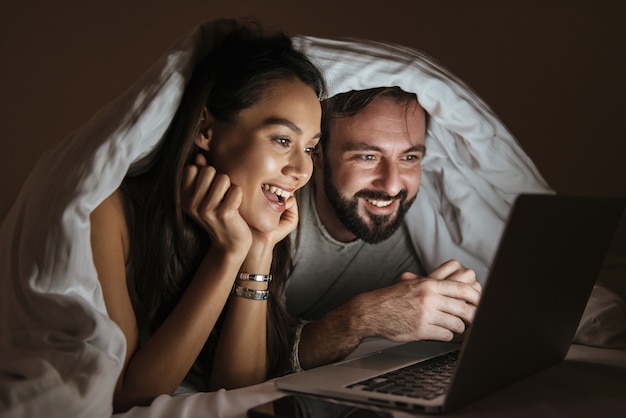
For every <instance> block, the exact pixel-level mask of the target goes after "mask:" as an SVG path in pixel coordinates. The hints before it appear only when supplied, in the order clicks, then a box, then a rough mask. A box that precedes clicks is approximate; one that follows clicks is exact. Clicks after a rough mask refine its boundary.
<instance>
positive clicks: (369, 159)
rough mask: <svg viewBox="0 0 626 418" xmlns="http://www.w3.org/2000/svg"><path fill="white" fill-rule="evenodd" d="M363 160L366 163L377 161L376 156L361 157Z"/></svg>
mask: <svg viewBox="0 0 626 418" xmlns="http://www.w3.org/2000/svg"><path fill="white" fill-rule="evenodd" d="M361 159H362V160H365V161H374V160H375V159H376V156H374V155H372V154H365V155H361Z"/></svg>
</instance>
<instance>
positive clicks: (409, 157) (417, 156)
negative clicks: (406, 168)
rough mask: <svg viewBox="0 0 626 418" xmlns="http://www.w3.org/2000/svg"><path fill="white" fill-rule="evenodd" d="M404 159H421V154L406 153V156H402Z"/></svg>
mask: <svg viewBox="0 0 626 418" xmlns="http://www.w3.org/2000/svg"><path fill="white" fill-rule="evenodd" d="M404 159H405V160H406V161H421V160H422V156H421V155H407V156H406V157H404Z"/></svg>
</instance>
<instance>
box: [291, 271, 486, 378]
mask: <svg viewBox="0 0 626 418" xmlns="http://www.w3.org/2000/svg"><path fill="white" fill-rule="evenodd" d="M400 279H401V280H400V281H399V282H398V283H396V284H394V285H391V286H388V287H385V288H382V289H377V290H374V291H371V292H365V293H361V294H360V295H357V296H355V297H354V298H352V299H351V300H350V301H348V302H346V303H345V304H343V305H342V306H340V307H339V308H337V309H335V310H334V311H331V312H329V313H328V314H326V315H325V316H324V317H322V318H321V319H320V320H318V321H315V322H312V323H310V324H308V325H307V326H306V327H305V328H304V330H303V332H302V340H301V344H300V348H299V351H300V362H301V365H302V367H303V368H305V369H306V368H311V367H316V366H320V365H322V364H327V363H330V362H333V361H338V360H341V359H342V358H344V357H345V356H346V355H348V354H350V353H351V352H352V351H353V350H354V349H355V348H356V347H357V346H358V344H360V342H361V341H362V340H363V338H365V337H372V336H378V337H383V338H386V339H389V340H392V341H396V342H409V341H418V340H439V341H452V340H453V339H454V337H455V335H458V334H462V333H463V332H464V331H465V328H466V326H467V325H468V324H470V323H471V322H472V319H473V318H474V313H475V311H476V307H477V306H478V302H479V300H480V296H481V286H480V283H479V282H478V280H476V274H475V273H474V271H473V270H471V269H467V268H464V267H463V266H461V264H460V263H459V262H457V261H454V260H452V261H448V262H446V263H444V264H442V265H441V266H439V267H438V268H437V269H435V270H434V271H433V272H432V273H430V274H429V275H428V276H427V277H420V276H417V275H415V274H412V273H404V274H403V275H402V276H401V278H400Z"/></svg>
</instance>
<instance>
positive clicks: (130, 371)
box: [91, 28, 324, 411]
mask: <svg viewBox="0 0 626 418" xmlns="http://www.w3.org/2000/svg"><path fill="white" fill-rule="evenodd" d="M323 90H324V88H323V81H322V77H321V75H320V73H319V72H318V70H317V69H316V68H315V67H314V66H313V65H312V64H311V63H310V62H309V60H308V59H307V58H306V57H305V56H304V55H302V54H301V53H299V52H297V51H295V50H294V49H293V47H292V45H291V42H290V40H289V39H288V38H287V37H285V36H284V35H280V34H279V35H272V36H264V35H260V34H258V33H256V31H254V30H251V29H250V28H247V29H246V28H243V29H241V30H236V31H234V32H233V33H231V34H230V35H228V36H227V37H226V38H225V39H224V40H223V42H221V43H220V46H219V47H217V48H216V49H215V50H214V51H213V52H212V53H211V54H209V56H208V57H207V58H206V59H205V60H204V61H203V62H201V63H200V64H199V65H198V66H197V68H196V70H195V71H194V74H193V76H192V78H191V80H190V83H189V85H188V87H187V88H186V89H185V94H184V95H183V98H182V102H181V105H180V107H179V109H178V111H177V113H176V116H175V117H174V120H173V121H172V123H171V125H170V127H169V129H168V132H167V134H166V136H165V137H164V138H163V139H162V140H161V142H160V149H159V151H158V154H157V156H156V159H155V161H154V163H153V164H152V166H151V168H150V169H149V171H147V172H146V173H144V174H142V175H139V176H136V177H126V178H125V180H124V182H123V184H122V186H121V187H120V188H119V189H118V190H117V191H115V192H114V193H113V194H112V195H111V196H110V197H109V198H107V199H106V200H105V201H104V202H103V203H102V204H101V205H100V206H99V207H97V208H96V210H95V211H94V212H93V213H92V215H91V224H92V226H91V228H92V238H91V240H92V248H93V257H94V263H95V266H96V269H97V271H98V276H99V280H100V282H101V285H102V290H103V294H104V300H105V303H106V306H107V310H108V312H109V315H110V317H111V318H112V319H113V320H114V321H115V322H116V323H117V324H118V325H119V326H120V328H121V330H122V331H123V333H124V335H125V337H126V341H127V351H126V358H125V363H124V367H123V369H122V372H121V375H120V377H119V380H118V383H117V386H116V390H115V395H114V409H115V410H116V411H122V410H126V409H128V408H130V407H131V406H133V405H142V404H148V403H150V402H151V401H152V400H153V399H154V398H155V397H156V396H158V395H160V394H164V393H166V394H171V393H173V392H174V391H175V390H176V388H177V387H178V386H179V385H180V384H181V382H182V381H183V379H184V378H185V377H186V376H188V375H196V376H198V375H199V376H200V377H201V380H203V382H204V383H205V385H204V386H203V388H204V389H208V390H212V389H218V388H222V387H223V388H235V387H240V386H245V385H249V384H254V383H258V382H261V381H263V380H264V379H266V378H267V377H268V376H273V375H277V374H280V373H284V372H285V371H286V370H287V368H288V366H287V364H288V363H289V353H290V350H291V341H288V340H289V338H288V335H289V334H290V332H289V326H290V325H291V324H290V321H289V318H288V317H287V315H286V314H284V312H283V310H282V308H281V305H280V303H279V300H278V299H279V298H280V297H281V294H282V291H283V288H284V284H285V280H286V277H287V275H288V272H289V268H290V266H291V259H290V248H289V241H288V238H286V237H287V236H288V234H289V233H290V232H291V231H292V230H293V229H294V228H295V227H296V224H297V221H298V215H297V213H298V211H297V205H296V201H295V199H294V197H293V195H294V192H295V191H296V190H297V189H299V188H300V187H302V186H303V185H304V184H305V183H306V182H307V181H308V180H309V177H310V176H311V173H312V170H313V166H312V161H311V155H310V154H311V153H312V152H313V150H314V149H315V147H316V146H317V143H318V141H319V136H320V133H319V132H320V118H321V108H320V104H319V99H320V98H321V96H322V95H323ZM266 318H267V319H266ZM190 370H192V371H195V372H197V373H191V374H190V373H189V372H190Z"/></svg>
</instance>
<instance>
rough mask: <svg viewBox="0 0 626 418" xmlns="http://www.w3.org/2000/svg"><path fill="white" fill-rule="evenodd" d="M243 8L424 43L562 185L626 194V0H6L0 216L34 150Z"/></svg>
mask: <svg viewBox="0 0 626 418" xmlns="http://www.w3.org/2000/svg"><path fill="white" fill-rule="evenodd" d="M240 16H256V17H258V18H259V19H260V20H261V21H262V22H264V23H266V24H268V25H270V26H273V27H275V28H278V29H282V30H284V31H286V32H288V33H291V34H308V35H317V36H328V37H333V36H353V37H360V38H369V39H377V40H384V41H390V42H395V43H399V44H403V45H408V46H411V47H414V48H417V49H421V50H423V51H425V52H427V53H428V54H430V55H431V56H433V57H434V58H436V59H437V60H438V61H440V62H441V63H443V64H444V65H445V66H447V67H448V68H449V69H450V70H451V71H452V72H453V73H455V74H456V75H458V76H459V77H460V78H462V79H463V80H464V81H465V82H467V83H468V84H469V85H470V86H472V87H473V89H474V90H475V91H476V92H478V94H479V95H481V96H482V97H483V98H484V99H485V100H486V102H487V103H489V104H490V105H491V106H492V108H493V109H494V111H495V112H496V114H498V115H499V116H500V117H501V119H502V120H503V121H504V122H505V124H506V125H507V126H508V127H509V128H510V130H511V131H512V132H513V133H514V134H515V135H516V136H517V138H518V139H519V141H520V142H521V144H522V146H523V148H524V149H525V150H526V152H527V153H528V154H529V155H530V157H531V158H532V159H533V160H534V161H535V163H536V164H537V166H538V168H539V169H540V171H541V172H542V173H543V175H544V176H545V178H546V179H547V181H548V182H549V183H550V184H551V185H552V187H554V188H555V189H556V190H557V191H558V192H560V193H575V194H593V195H619V196H626V164H624V156H625V155H626V145H625V144H626V134H625V128H624V126H623V120H624V114H625V111H626V76H625V75H626V51H625V49H626V24H625V22H626V6H624V2H619V1H602V0H600V1H598V0H596V1H582V0H571V1H567V0H553V1H550V0H547V1H532V0H531V1H523V2H522V1H518V2H511V1H506V2H505V1H495V0H494V1H487V0H476V1H462V0H458V1H452V0H440V1H417V0H412V1H406V0H385V1H372V2H368V1H363V0H348V1H337V0H317V1H308V2H306V1H287V0H284V1H282V0H266V1H250V0H223V1H208V0H205V1H199V0H196V1H190V0H177V1H171V2H167V1H164V0H160V1H159V0H150V1H148V0H137V1H121V0H120V1H107V2H104V1H103V2H91V1H84V0H81V1H78V0H69V1H62V0H61V1H54V2H52V1H44V0H38V1H31V2H29V1H27V0H25V1H19V0H3V1H2V2H0V51H1V53H2V65H0V83H1V84H0V91H1V92H2V96H1V99H0V103H1V109H0V110H1V113H0V114H1V115H2V129H3V138H2V145H3V146H2V153H0V193H1V195H0V216H3V215H4V213H6V211H7V210H8V207H9V206H10V204H11V203H12V201H13V200H14V199H15V197H16V195H17V193H18V190H19V188H20V186H21V184H22V182H23V181H24V179H25V177H26V175H27V173H28V172H29V171H30V169H31V168H32V166H33V164H34V163H35V161H36V159H37V158H38V157H39V156H40V155H41V153H42V152H43V151H44V150H45V149H46V148H48V147H50V146H51V145H53V144H55V143H56V142H58V141H59V140H60V139H62V138H63V137H64V136H65V135H67V134H68V133H69V132H70V131H71V130H73V129H74V128H76V127H78V126H79V125H81V124H83V123H84V122H86V121H87V120H88V119H89V117H90V116H91V115H92V114H93V113H94V112H95V111H96V110H97V109H99V108H100V107H102V106H103V105H104V104H106V103H107V102H109V101H110V100H112V99H113V98H114V97H116V96H117V95H119V94H120V93H121V92H123V91H124V90H125V89H126V88H127V87H128V86H130V85H131V84H132V83H133V82H135V81H136V80H137V78H138V77H139V76H140V75H141V74H142V73H143V71H144V70H145V69H146V68H147V67H148V66H149V65H151V64H152V63H153V62H154V61H155V60H156V58H157V57H159V56H160V54H161V53H162V52H163V51H164V50H165V49H166V48H167V47H168V46H169V45H171V44H172V43H173V42H174V41H175V40H176V39H178V38H179V37H180V36H182V35H183V34H185V33H186V32H187V31H189V30H190V29H191V28H192V27H194V26H195V25H196V24H198V23H201V22H203V21H206V20H212V19H215V18H219V17H240ZM622 230H626V227H625V228H622ZM620 236H624V238H621V241H619V240H618V242H617V243H616V248H617V247H620V248H621V247H622V246H623V247H624V248H625V249H626V233H624V232H622V233H621V235H620ZM620 251H621V250H620ZM624 252H625V253H626V250H624Z"/></svg>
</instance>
